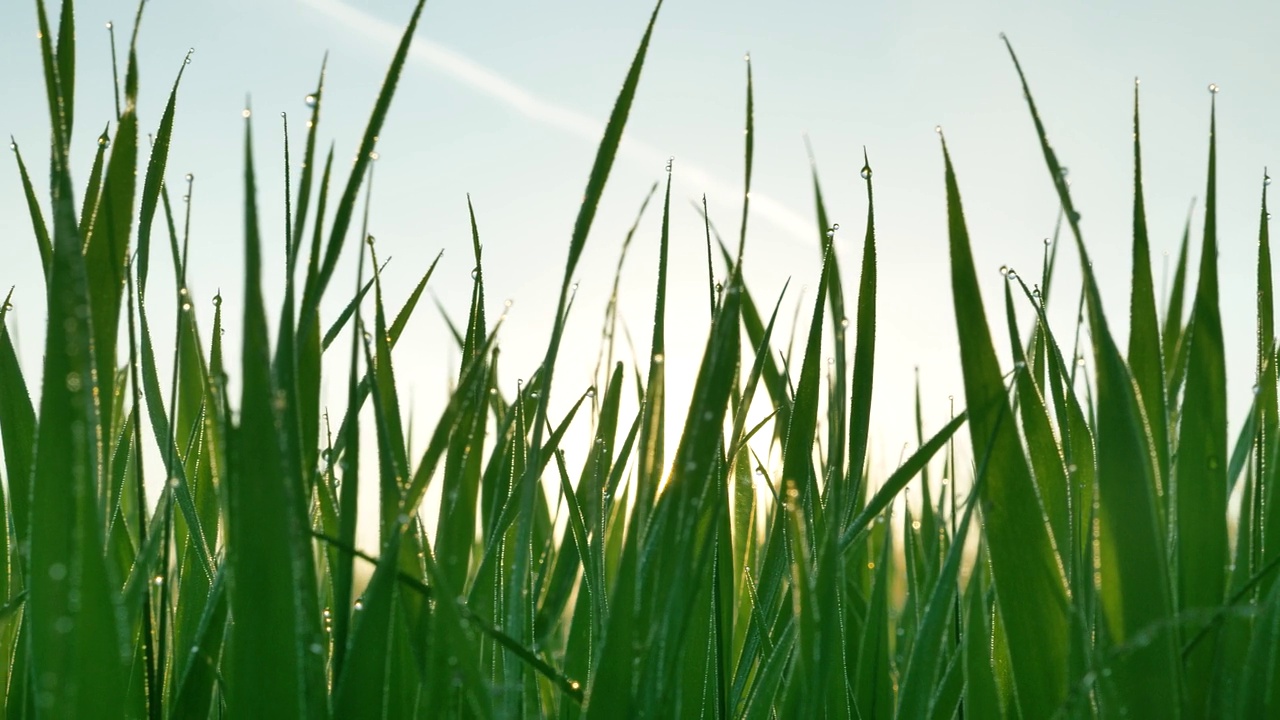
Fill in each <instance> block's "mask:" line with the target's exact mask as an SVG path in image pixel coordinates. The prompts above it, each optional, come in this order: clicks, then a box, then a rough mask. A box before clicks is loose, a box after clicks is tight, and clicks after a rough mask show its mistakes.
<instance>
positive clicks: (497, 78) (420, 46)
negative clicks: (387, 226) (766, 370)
mask: <svg viewBox="0 0 1280 720" xmlns="http://www.w3.org/2000/svg"><path fill="white" fill-rule="evenodd" d="M302 2H303V4H305V5H307V6H309V7H311V8H312V9H313V10H316V11H318V12H319V13H321V14H323V15H325V16H327V17H328V18H329V19H331V20H332V21H334V22H335V23H338V24H340V25H341V26H342V27H343V28H344V29H346V30H348V31H355V32H356V33H358V34H360V35H362V36H364V37H365V38H368V39H369V40H372V41H376V42H377V43H378V44H379V45H380V46H382V47H387V46H394V45H395V44H396V43H398V42H399V38H400V36H401V34H402V33H403V32H404V31H403V29H402V28H400V27H398V26H396V25H394V24H392V23H389V22H387V21H385V20H381V19H379V18H377V17H374V16H373V15H370V14H369V13H367V12H365V11H363V10H359V9H357V8H354V7H352V6H350V5H348V4H346V3H344V2H342V1H341V0H302ZM409 59H410V60H411V61H414V62H416V63H420V64H422V65H426V66H428V67H430V68H432V69H434V70H436V71H438V72H441V73H443V74H444V75H446V76H448V77H450V78H453V79H454V80H456V81H458V82H460V83H462V84H463V85H466V86H467V87H469V88H471V89H472V90H475V91H476V92H479V93H481V94H483V95H487V96H489V97H490V98H492V99H494V100H497V101H498V102H500V103H502V104H503V105H506V106H508V107H510V108H512V109H513V110H516V111H517V112H519V113H520V114H522V115H524V116H525V117H528V118H530V119H531V120H535V121H537V122H539V123H542V124H543V125H546V126H548V127H553V128H556V129H558V130H561V131H564V132H566V133H569V134H571V135H575V136H577V137H579V138H582V139H583V140H587V141H590V142H593V143H598V142H599V141H600V138H601V137H602V136H603V135H604V125H603V124H602V123H601V122H599V121H597V120H596V119H595V118H592V117H590V116H588V115H584V114H583V113H579V112H576V111H574V110H570V109H568V108H565V107H562V106H560V105H557V104H555V103H553V102H550V101H547V100H544V99H542V98H540V97H538V96H536V95H534V94H532V93H530V92H528V91H527V90H525V89H523V88H521V87H519V86H518V85H516V84H515V83H513V82H511V81H510V80H508V79H506V78H505V77H503V76H502V75H499V74H498V73H496V72H494V71H492V70H490V69H488V68H486V67H484V66H483V65H480V64H478V63H476V62H475V61H473V60H471V59H470V58H467V57H465V56H463V55H460V54H458V53H456V52H454V51H452V50H450V49H448V48H446V47H444V46H442V45H440V44H439V43H436V42H433V41H431V40H424V39H422V38H414V40H413V44H412V45H411V46H410V47H409ZM618 153H619V155H622V156H624V157H626V158H627V159H629V160H632V161H636V162H638V163H641V164H644V165H646V166H648V167H659V166H660V164H661V163H664V162H666V159H667V155H666V153H662V152H659V151H658V150H657V148H654V147H653V146H652V145H649V144H647V143H645V142H643V141H641V140H637V139H636V138H635V137H633V136H630V135H626V136H624V137H623V140H622V144H621V145H620V146H619V148H618ZM679 167H680V175H682V176H683V178H684V179H685V181H686V182H688V183H689V184H691V185H692V186H694V187H700V188H705V189H706V190H707V192H708V194H712V195H716V196H720V197H730V198H731V197H736V196H737V195H739V194H741V192H742V191H741V189H740V188H739V187H735V186H733V185H730V184H729V183H726V182H723V181H721V180H719V179H718V178H716V177H714V176H712V175H711V173H709V172H707V171H706V170H703V169H702V168H700V167H697V166H696V165H692V164H690V163H687V162H681V163H680V166H679ZM751 213H752V215H753V216H754V217H758V218H760V219H762V220H764V221H766V222H767V223H769V224H770V225H773V226H774V227H775V228H777V229H778V230H781V231H783V232H785V233H786V234H787V235H789V236H791V239H793V240H800V241H809V242H811V239H812V238H815V237H816V227H815V225H814V224H813V223H812V222H811V221H809V220H806V219H805V218H803V217H801V216H800V215H799V214H797V213H795V212H793V211H792V210H791V209H790V208H788V207H786V206H784V205H782V204H781V203H779V202H778V201H776V200H774V199H773V198H770V197H768V196H766V195H763V194H761V193H759V192H752V193H751Z"/></svg>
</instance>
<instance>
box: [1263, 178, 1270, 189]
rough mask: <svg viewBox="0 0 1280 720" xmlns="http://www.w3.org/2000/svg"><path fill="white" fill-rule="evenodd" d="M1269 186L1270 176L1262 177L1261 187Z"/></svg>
mask: <svg viewBox="0 0 1280 720" xmlns="http://www.w3.org/2000/svg"><path fill="white" fill-rule="evenodd" d="M1270 184H1271V176H1270V175H1263V176H1262V185H1263V187H1266V186H1268V185H1270Z"/></svg>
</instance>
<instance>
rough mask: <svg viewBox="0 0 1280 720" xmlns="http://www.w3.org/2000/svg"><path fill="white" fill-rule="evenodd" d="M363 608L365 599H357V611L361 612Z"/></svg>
mask: <svg viewBox="0 0 1280 720" xmlns="http://www.w3.org/2000/svg"><path fill="white" fill-rule="evenodd" d="M361 610H364V601H363V600H357V601H356V604H355V611H356V612H360V611H361Z"/></svg>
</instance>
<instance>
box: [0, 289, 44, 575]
mask: <svg viewBox="0 0 1280 720" xmlns="http://www.w3.org/2000/svg"><path fill="white" fill-rule="evenodd" d="M12 298H13V290H12V289H10V290H9V293H8V295H6V296H5V299H4V305H3V306H0V444H3V447H4V461H5V469H6V470H7V471H8V481H9V503H10V505H9V509H10V513H11V514H12V516H13V533H14V538H15V540H16V544H17V546H18V547H19V548H23V547H28V542H29V537H30V530H29V528H30V524H31V473H32V470H33V469H34V467H35V457H34V450H35V446H36V413H35V408H34V407H32V405H31V394H30V393H29V392H28V391H27V381H26V380H25V379H23V376H22V368H21V367H20V366H19V365H18V356H17V353H16V352H15V351H14V347H13V339H12V338H11V337H10V336H9V328H8V327H7V326H6V325H5V324H4V312H5V310H7V309H8V308H10V307H12V306H11V305H10V301H11V299H12ZM26 554H27V553H26V552H20V556H21V557H22V560H23V563H24V564H25V562H26Z"/></svg>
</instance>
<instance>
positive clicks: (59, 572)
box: [49, 563, 67, 580]
mask: <svg viewBox="0 0 1280 720" xmlns="http://www.w3.org/2000/svg"><path fill="white" fill-rule="evenodd" d="M66 577H67V566H66V565H63V564H62V563H54V564H52V565H50V566H49V579H50V580H64V579H66Z"/></svg>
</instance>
